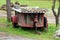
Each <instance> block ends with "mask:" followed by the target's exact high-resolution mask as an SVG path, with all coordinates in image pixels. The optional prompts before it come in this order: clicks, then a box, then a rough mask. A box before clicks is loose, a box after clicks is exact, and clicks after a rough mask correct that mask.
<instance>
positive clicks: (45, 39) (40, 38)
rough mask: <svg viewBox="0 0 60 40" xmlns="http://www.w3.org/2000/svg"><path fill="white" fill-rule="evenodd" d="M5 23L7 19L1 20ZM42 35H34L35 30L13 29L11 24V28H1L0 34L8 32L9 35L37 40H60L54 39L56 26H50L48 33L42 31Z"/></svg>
mask: <svg viewBox="0 0 60 40" xmlns="http://www.w3.org/2000/svg"><path fill="white" fill-rule="evenodd" d="M1 21H2V22H3V23H6V19H4V18H0V23H1ZM39 31H40V32H41V34H40V35H37V34H34V30H32V29H30V30H28V29H22V28H13V27H12V24H11V23H10V26H9V27H0V32H6V33H8V34H9V35H18V36H23V37H27V38H34V39H36V40H60V39H56V38H54V37H53V34H54V33H55V31H56V27H55V24H49V27H48V32H44V31H41V30H39Z"/></svg>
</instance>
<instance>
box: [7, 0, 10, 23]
mask: <svg viewBox="0 0 60 40" xmlns="http://www.w3.org/2000/svg"><path fill="white" fill-rule="evenodd" d="M10 2H11V0H6V5H7V21H8V22H11V5H10V4H11V3H10Z"/></svg>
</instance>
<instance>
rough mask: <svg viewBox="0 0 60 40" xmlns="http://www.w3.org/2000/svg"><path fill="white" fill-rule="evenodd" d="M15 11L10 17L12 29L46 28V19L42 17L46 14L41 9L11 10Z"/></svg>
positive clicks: (22, 8)
mask: <svg viewBox="0 0 60 40" xmlns="http://www.w3.org/2000/svg"><path fill="white" fill-rule="evenodd" d="M12 9H13V10H14V11H15V16H12V23H13V27H17V26H16V25H19V26H20V27H27V28H34V27H35V26H36V27H37V28H40V27H43V28H48V22H47V18H46V17H44V14H45V12H46V10H45V9H42V8H30V7H25V8H24V7H21V8H20V9H19V8H12Z"/></svg>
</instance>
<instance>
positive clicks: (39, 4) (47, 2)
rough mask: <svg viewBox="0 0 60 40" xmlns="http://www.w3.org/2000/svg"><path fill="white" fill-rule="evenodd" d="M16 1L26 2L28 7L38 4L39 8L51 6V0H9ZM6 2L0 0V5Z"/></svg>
mask: <svg viewBox="0 0 60 40" xmlns="http://www.w3.org/2000/svg"><path fill="white" fill-rule="evenodd" d="M16 1H18V2H19V3H20V4H21V5H22V4H23V5H24V4H27V5H28V6H30V7H36V6H39V7H40V8H51V6H52V1H38V0H37V1H26V0H11V2H13V3H15V2H16ZM3 4H6V0H0V6H2V5H3ZM56 8H58V2H56Z"/></svg>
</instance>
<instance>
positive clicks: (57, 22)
mask: <svg viewBox="0 0 60 40" xmlns="http://www.w3.org/2000/svg"><path fill="white" fill-rule="evenodd" d="M55 20H56V27H58V25H59V16H56V17H55Z"/></svg>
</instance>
